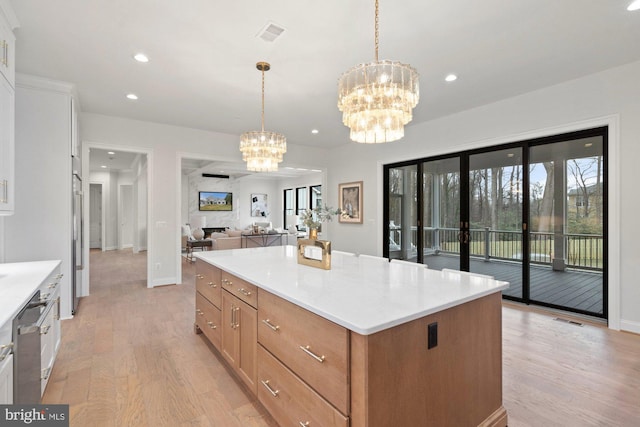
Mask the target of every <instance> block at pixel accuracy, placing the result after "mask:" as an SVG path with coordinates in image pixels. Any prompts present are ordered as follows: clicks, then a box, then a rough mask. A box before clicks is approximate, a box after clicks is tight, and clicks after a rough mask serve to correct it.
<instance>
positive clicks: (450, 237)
mask: <svg viewBox="0 0 640 427" xmlns="http://www.w3.org/2000/svg"><path fill="white" fill-rule="evenodd" d="M459 232H460V230H459V229H457V228H423V238H422V241H423V245H424V247H425V251H426V252H428V253H434V252H436V253H437V252H443V253H451V254H459V253H460V242H459V240H458V235H459ZM390 233H391V234H390V238H391V242H392V245H394V247H395V248H397V249H399V248H402V247H403V246H402V228H401V227H396V228H393V229H391V230H390ZM469 234H470V236H469V237H470V240H469V244H470V246H469V250H470V255H471V256H473V257H478V258H484V259H486V260H490V259H502V260H511V261H517V260H520V261H522V252H523V251H522V233H521V232H518V231H505V230H491V229H489V228H488V227H487V228H484V229H471V230H470V232H469ZM555 236H556V235H555V234H554V233H542V232H531V233H530V234H529V258H530V262H531V263H535V264H548V265H551V261H552V259H553V253H554V248H555ZM559 237H560V238H562V239H564V248H566V249H565V250H566V256H565V259H566V262H567V266H568V267H571V268H580V269H588V270H602V268H603V265H604V262H603V254H604V238H603V236H602V235H599V234H562V235H559ZM417 241H418V234H417V227H415V226H414V227H411V232H410V241H409V247H408V248H405V249H406V250H409V251H414V252H415V250H416V247H417Z"/></svg>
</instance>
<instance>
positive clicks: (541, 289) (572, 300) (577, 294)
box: [424, 255, 604, 317]
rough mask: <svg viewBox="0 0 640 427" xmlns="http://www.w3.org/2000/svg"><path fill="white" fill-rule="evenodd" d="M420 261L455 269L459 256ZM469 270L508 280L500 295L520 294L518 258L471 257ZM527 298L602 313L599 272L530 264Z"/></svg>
mask: <svg viewBox="0 0 640 427" xmlns="http://www.w3.org/2000/svg"><path fill="white" fill-rule="evenodd" d="M424 263H425V264H427V265H428V266H429V268H433V269H435V270H441V269H443V268H451V269H458V268H459V265H460V264H459V257H457V256H451V255H425V257H424ZM471 271H472V272H474V273H480V274H488V275H491V276H494V277H495V278H496V279H498V280H505V281H507V282H509V283H510V286H509V288H508V289H506V290H505V291H503V294H504V295H509V296H513V297H518V298H521V297H522V265H521V264H520V263H518V262H510V261H500V260H490V261H485V260H479V259H474V258H472V259H471ZM530 275H531V291H530V292H531V295H530V297H531V300H533V301H540V302H544V303H547V304H555V305H559V306H563V307H567V308H571V309H574V310H582V311H586V312H589V313H593V314H594V315H598V316H600V317H602V314H603V308H604V299H603V282H602V280H603V278H602V272H591V271H581V270H566V271H553V270H552V269H551V267H550V266H546V265H532V266H531V270H530Z"/></svg>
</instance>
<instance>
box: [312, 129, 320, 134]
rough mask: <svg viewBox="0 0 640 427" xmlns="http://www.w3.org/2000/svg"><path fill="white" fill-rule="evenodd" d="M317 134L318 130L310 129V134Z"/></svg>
mask: <svg viewBox="0 0 640 427" xmlns="http://www.w3.org/2000/svg"><path fill="white" fill-rule="evenodd" d="M318 132H320V131H319V130H318V129H311V133H312V134H314V135H315V134H317V133H318Z"/></svg>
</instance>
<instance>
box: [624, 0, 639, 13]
mask: <svg viewBox="0 0 640 427" xmlns="http://www.w3.org/2000/svg"><path fill="white" fill-rule="evenodd" d="M638 9H640V0H635V1H634V2H632V3H631V4H630V5H629V6H628V7H627V10H628V11H629V12H633V11H634V10H638Z"/></svg>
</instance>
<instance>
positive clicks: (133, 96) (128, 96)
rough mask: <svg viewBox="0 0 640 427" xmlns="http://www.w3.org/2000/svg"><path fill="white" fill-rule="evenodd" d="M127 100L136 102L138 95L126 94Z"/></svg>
mask: <svg viewBox="0 0 640 427" xmlns="http://www.w3.org/2000/svg"><path fill="white" fill-rule="evenodd" d="M127 99H130V100H132V101H136V100H137V99H138V95H136V94H135V93H128V94H127Z"/></svg>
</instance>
